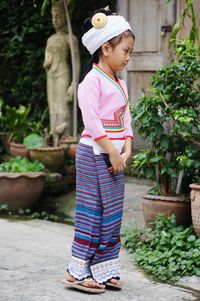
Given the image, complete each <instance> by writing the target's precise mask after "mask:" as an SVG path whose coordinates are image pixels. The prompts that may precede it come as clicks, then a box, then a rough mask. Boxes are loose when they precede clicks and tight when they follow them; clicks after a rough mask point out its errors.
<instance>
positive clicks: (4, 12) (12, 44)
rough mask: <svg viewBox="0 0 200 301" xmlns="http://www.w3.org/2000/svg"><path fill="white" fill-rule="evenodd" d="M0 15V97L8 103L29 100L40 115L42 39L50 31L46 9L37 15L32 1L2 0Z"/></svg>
mask: <svg viewBox="0 0 200 301" xmlns="http://www.w3.org/2000/svg"><path fill="white" fill-rule="evenodd" d="M38 2H41V3H42V1H38ZM0 15H1V33H0V45H1V51H0V60H1V65H0V72H1V83H0V97H1V98H2V99H4V101H5V102H6V104H9V105H10V106H11V105H14V106H18V104H19V103H20V104H22V105H25V106H27V104H28V103H30V104H31V105H32V106H31V108H32V112H31V115H32V116H39V117H40V116H41V114H42V111H43V109H44V108H45V107H46V106H47V102H46V89H45V86H46V79H45V78H46V74H45V71H44V69H43V67H42V65H43V60H44V48H45V45H46V40H47V38H48V37H49V36H50V35H51V34H52V32H53V28H52V26H51V16H50V12H48V13H47V14H46V15H45V17H41V15H40V7H39V6H33V3H32V1H26V3H25V4H24V5H22V4H21V1H14V0H10V1H6V0H3V1H1V2H0Z"/></svg>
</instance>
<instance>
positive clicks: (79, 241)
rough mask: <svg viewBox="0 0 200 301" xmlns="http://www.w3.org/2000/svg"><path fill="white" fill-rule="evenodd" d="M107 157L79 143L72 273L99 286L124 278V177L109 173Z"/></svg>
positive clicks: (77, 277)
mask: <svg viewBox="0 0 200 301" xmlns="http://www.w3.org/2000/svg"><path fill="white" fill-rule="evenodd" d="M110 166H111V164H110V161H109V156H108V155H107V154H101V155H94V152H93V148H92V147H91V146H88V145H85V144H82V143H79V145H78V147H77V153H76V177H77V179H76V217H75V235H74V241H73V244H72V260H71V262H70V264H69V265H68V267H67V270H68V272H69V273H70V274H71V275H72V276H73V277H75V278H76V279H78V280H81V279H84V278H86V277H88V276H92V277H93V278H94V280H96V281H97V282H98V283H104V282H106V281H107V280H109V279H111V278H116V279H119V278H120V268H119V262H118V255H119V250H120V227H121V219H122V211H123V200H124V173H123V172H119V173H117V174H116V175H114V174H113V173H111V172H109V171H108V168H109V167H110Z"/></svg>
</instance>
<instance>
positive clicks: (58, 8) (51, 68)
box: [43, 1, 80, 144]
mask: <svg viewBox="0 0 200 301" xmlns="http://www.w3.org/2000/svg"><path fill="white" fill-rule="evenodd" d="M52 23H53V26H54V29H55V31H56V33H55V34H53V35H52V36H50V37H49V38H48V40H47V45H46V49H45V60H44V64H43V67H44V68H45V70H46V73H47V98H48V105H49V114H50V134H51V135H52V136H53V139H54V143H56V141H57V140H58V135H59V134H60V129H63V133H62V134H64V136H68V135H70V134H71V130H72V129H71V125H72V116H73V114H72V102H73V83H72V75H71V68H70V66H69V63H68V62H69V58H68V56H69V55H70V51H69V50H70V46H69V35H68V31H67V22H66V18H65V11H64V6H63V3H62V1H56V2H55V5H53V6H52ZM73 42H74V48H75V56H76V75H77V82H78V79H79V75H80V58H79V51H78V41H77V38H76V36H74V35H73ZM57 129H59V130H57ZM56 144H57V143H56Z"/></svg>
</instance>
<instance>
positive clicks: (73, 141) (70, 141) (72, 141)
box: [60, 136, 78, 158]
mask: <svg viewBox="0 0 200 301" xmlns="http://www.w3.org/2000/svg"><path fill="white" fill-rule="evenodd" d="M77 141H78V139H77V137H71V136H69V137H65V138H62V139H61V140H60V144H61V145H63V146H64V147H65V149H66V150H67V155H68V156H69V157H72V158H73V157H75V155H76V147H77Z"/></svg>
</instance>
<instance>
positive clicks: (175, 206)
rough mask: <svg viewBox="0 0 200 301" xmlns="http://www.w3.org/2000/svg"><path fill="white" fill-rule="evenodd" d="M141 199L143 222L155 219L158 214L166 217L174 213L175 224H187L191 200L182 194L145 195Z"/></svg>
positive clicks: (146, 222)
mask: <svg viewBox="0 0 200 301" xmlns="http://www.w3.org/2000/svg"><path fill="white" fill-rule="evenodd" d="M143 198H144V200H143V215H144V220H145V224H146V225H147V226H151V225H150V223H151V222H152V221H154V220H155V218H156V216H157V215H158V214H164V215H165V216H166V217H168V216H170V215H172V214H175V216H176V223H177V225H184V226H189V225H191V223H192V220H191V202H190V200H189V198H188V199H187V198H185V197H183V196H176V197H175V196H163V195H158V196H157V195H145V196H144V197H143Z"/></svg>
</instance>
